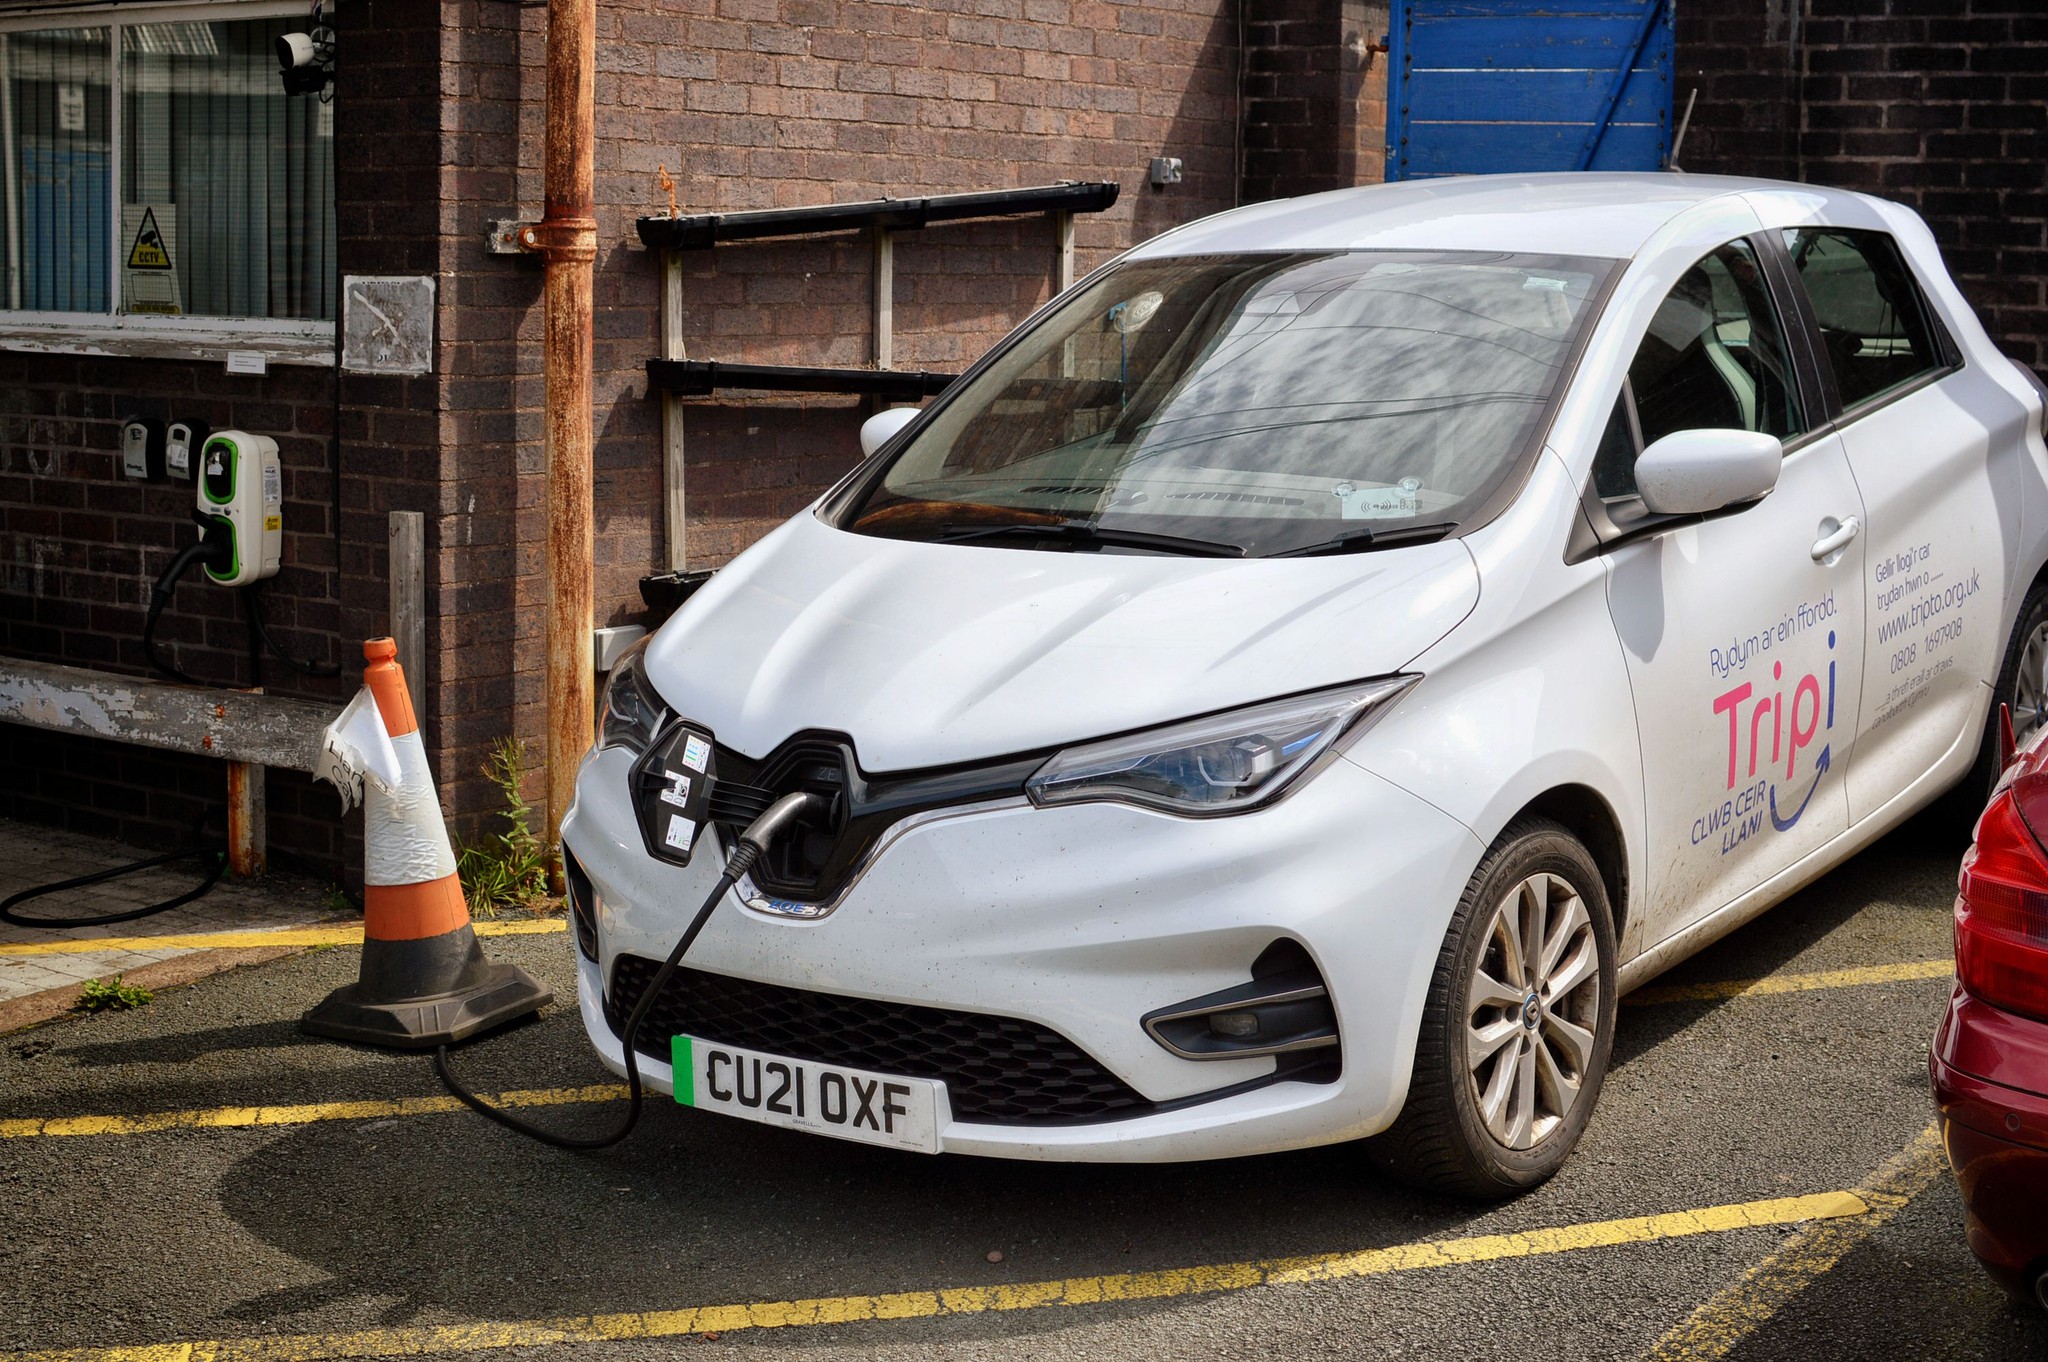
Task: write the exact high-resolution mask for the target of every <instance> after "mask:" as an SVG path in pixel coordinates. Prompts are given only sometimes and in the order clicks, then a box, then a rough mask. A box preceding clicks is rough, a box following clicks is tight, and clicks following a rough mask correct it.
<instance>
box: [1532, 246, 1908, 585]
mask: <svg viewBox="0 0 2048 1362" xmlns="http://www.w3.org/2000/svg"><path fill="white" fill-rule="evenodd" d="M1738 241H1741V242H1745V243H1746V244H1747V245H1748V246H1749V248H1750V249H1751V250H1752V251H1754V252H1755V253H1756V257H1757V262H1758V264H1759V265H1761V266H1762V267H1763V273H1764V287H1765V290H1766V292H1767V293H1768V294H1769V296H1770V301H1771V306H1772V307H1773V308H1774V309H1776V311H1777V314H1778V327H1779V330H1780V331H1781V332H1782V333H1783V335H1784V339H1785V347H1786V351H1787V356H1788V358H1789V359H1790V360H1791V361H1792V374H1793V381H1794V383H1795V385H1796V387H1797V395H1798V399H1799V406H1800V411H1801V414H1802V416H1803V418H1804V420H1805V422H1806V429H1805V430H1803V431H1801V432H1800V433H1799V434H1797V435H1795V436H1792V437H1791V438H1790V439H1787V440H1784V441H1782V444H1783V447H1784V450H1785V458H1786V459H1787V460H1788V461H1789V460H1791V459H1793V458H1795V457H1797V456H1798V455H1799V454H1800V453H1801V452H1802V451H1804V450H1805V449H1807V448H1808V447H1810V446H1811V445H1812V444H1813V443H1814V442H1815V441H1817V440H1819V439H1820V438H1821V437H1822V436H1825V435H1831V434H1833V433H1834V431H1835V429H1836V427H1837V426H1838V425H1839V424H1840V416H1839V411H1840V405H1839V403H1838V402H1837V400H1836V398H1835V393H1834V382H1833V376H1832V375H1831V374H1830V373H1829V372H1828V371H1827V369H1826V368H1825V367H1824V366H1823V365H1822V363H1821V356H1820V355H1819V354H1818V353H1817V346H1818V344H1819V341H1818V333H1817V331H1816V329H1815V327H1814V323H1813V313H1812V311H1811V308H1810V306H1809V304H1808V302H1807V299H1806V296H1805V290H1804V289H1802V288H1799V287H1797V285H1798V280H1797V279H1796V278H1793V277H1792V266H1791V257H1790V255H1789V254H1788V253H1787V252H1786V250H1785V243H1784V241H1783V239H1782V238H1781V237H1780V236H1779V235H1778V234H1777V233H1776V232H1775V231H1774V230H1772V229H1770V228H1765V229H1762V230H1760V231H1755V232H1749V233H1745V234H1744V235H1742V236H1735V237H1730V238H1728V240H1726V241H1723V242H1721V243H1720V244H1719V245H1716V246H1713V247H1710V248H1708V249H1707V250H1704V251H1702V252H1701V253H1700V256H1699V258H1700V259H1702V260H1704V259H1706V258H1707V257H1708V256H1710V255H1712V254H1713V253H1714V252H1715V251H1719V250H1723V249H1725V248H1726V247H1728V246H1731V245H1733V244H1734V243H1736V242H1738ZM1909 268H1910V267H1909ZM1915 282H1916V285H1917V282H1918V281H1917V280H1916V281H1915ZM1923 293H1924V291H1923ZM1660 301H1661V299H1660ZM1930 315H1931V314H1930ZM1637 344H1638V346H1640V344H1641V342H1640V341H1638V342H1637ZM1628 362H1629V364H1630V365H1632V364H1634V362H1635V351H1633V350H1631V351H1630V352H1629V357H1628ZM1908 386H1916V385H1908ZM1620 392H1621V394H1622V395H1623V396H1625V397H1626V398H1627V399H1628V400H1627V403H1626V405H1625V406H1624V408H1623V409H1624V410H1625V411H1626V412H1627V413H1628V424H1629V432H1630V434H1631V435H1632V436H1633V437H1634V439H1635V443H1636V457H1638V458H1641V457H1642V453H1643V450H1644V448H1645V446H1644V444H1643V427H1642V419H1641V417H1640V416H1639V415H1638V413H1637V411H1636V408H1635V396H1634V393H1633V392H1632V391H1631V388H1630V383H1629V376H1628V367H1627V366H1624V367H1623V369H1622V376H1621V389H1620ZM1860 414H1861V413H1860V411H1859V412H1858V415H1860ZM1610 419H1612V418H1611V417H1610ZM1600 429H1601V432H1602V434H1603V435H1604V433H1605V432H1606V429H1607V427H1606V425H1605V423H1603V424H1602V425H1601V427H1600ZM1752 504H1753V503H1749V502H1744V503H1743V504H1742V505H1739V506H1728V507H1724V508H1722V509H1721V510H1718V511H1711V512H1708V513H1706V514H1695V515H1657V514H1654V513H1652V512H1650V511H1648V510H1646V509H1641V508H1642V500H1641V498H1639V497H1617V498H1615V499H1614V500H1612V501H1609V500H1608V499H1606V498H1605V497H1602V496H1601V495H1600V490H1599V488H1598V487H1597V486H1595V484H1594V478H1593V471H1592V470H1591V469H1590V468H1589V469H1587V472H1586V481H1585V484H1584V487H1583V488H1582V489H1581V492H1580V496H1579V506H1580V509H1581V511H1582V515H1581V516H1580V518H1579V520H1578V521H1577V522H1575V524H1574V525H1573V529H1572V534H1571V537H1570V540H1569V541H1568V542H1567V544H1566V545H1565V562H1567V563H1578V562H1583V561H1584V560H1585V559H1587V558H1591V557H1593V556H1595V555H1596V554H1602V553H1607V552H1609V551H1611V550H1613V549H1617V548H1619V547H1621V546H1622V545H1623V544H1628V543H1632V542H1633V541H1635V540H1637V539H1641V538H1644V537H1646V536H1648V535H1652V534H1658V533H1661V532H1662V531H1664V530H1668V529H1671V528H1673V527H1676V526H1680V525H1699V524H1703V523H1705V522H1706V521H1709V520H1718V519H1720V518H1721V517H1723V516H1730V515H1739V514H1741V513H1742V512H1743V511H1744V510H1746V509H1747V508H1748V507H1749V506H1750V505H1752ZM1631 507H1634V508H1637V509H1638V512H1639V513H1638V514H1636V515H1629V516H1626V517H1625V518H1618V517H1617V516H1616V515H1615V512H1616V511H1617V510H1620V511H1623V512H1624V514H1625V513H1626V512H1627V510H1628V509H1629V508H1631Z"/></svg>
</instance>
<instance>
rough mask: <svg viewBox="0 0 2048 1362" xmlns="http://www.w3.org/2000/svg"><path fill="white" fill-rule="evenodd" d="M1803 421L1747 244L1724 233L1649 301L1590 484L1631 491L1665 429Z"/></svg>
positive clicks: (1773, 426)
mask: <svg viewBox="0 0 2048 1362" xmlns="http://www.w3.org/2000/svg"><path fill="white" fill-rule="evenodd" d="M1631 402H1632V403H1633V405H1634V414H1635V422H1634V429H1633V430H1631V429H1630V423H1629V421H1628V415H1629V406H1630V404H1631ZM1806 428H1807V425H1806V418H1805V414H1804V412H1803V411H1802V410H1801V408H1800V402H1799V384H1798V380H1797V379H1796V377H1795V376H1794V373H1793V369H1792V361H1791V358H1790V356H1789V354H1788V352H1787V350H1786V347H1785V329H1784V327H1783V326H1782V325H1781V324H1780V322H1779V320H1778V313H1777V309H1776V308H1775V307H1774V306H1773V305H1772V303H1771V295H1770V288H1769V286H1768V285H1767V284H1766V283H1765V281H1764V272H1763V268H1762V266H1761V265H1760V264H1759V263H1758V261H1757V257H1756V250H1755V248H1754V247H1752V246H1751V245H1750V244H1749V243H1748V242H1747V241H1731V242H1729V243H1728V244H1727V245H1725V246H1722V247H1720V248H1719V249H1718V250H1715V251H1714V252H1713V253H1712V254H1710V255H1708V256H1706V257H1704V258H1703V259H1701V260H1700V261H1699V262H1698V263H1697V264H1695V265H1694V266H1693V267H1692V268H1691V269H1689V270H1687V271H1686V272H1685V274H1684V275H1683V276H1681V277H1680V279H1679V281H1678V283H1677V284H1676V285H1674V286H1673V287H1672V290H1671V292H1670V293H1668V294H1666V295H1665V297H1664V301H1663V302H1661V303H1659V304H1658V305H1657V312H1656V315H1655V316H1653V317H1652V318H1651V319H1650V329H1649V333H1648V334H1647V335H1645V336H1644V337H1643V343H1642V345H1641V346H1640V347H1639V348H1638V349H1637V350H1636V355H1635V358H1634V359H1633V360H1632V361H1631V362H1630V363H1629V367H1628V383H1627V385H1626V386H1625V387H1624V388H1623V391H1622V395H1621V399H1620V402H1619V403H1618V404H1617V405H1616V407H1615V410H1614V414H1613V416H1612V417H1611V418H1610V419H1609V421H1608V423H1607V430H1606V432H1605V433H1604V434H1603V435H1602V437H1601V441H1600V449H1599V451H1598V453H1597V454H1596V455H1595V458H1594V477H1593V486H1594V491H1595V492H1596V493H1597V494H1598V495H1599V496H1600V497H1602V498H1603V499H1606V500H1610V501H1611V500H1618V499H1621V498H1626V497H1631V496H1634V495H1635V491H1636V485H1635V456H1636V455H1637V454H1640V453H1641V452H1642V450H1644V449H1646V448H1648V447H1649V446H1650V445H1652V444H1655V443H1656V442H1657V441H1658V440H1660V439H1662V438H1663V437H1664V436H1666V435H1670V434H1672V433H1673V432H1674V431H1680V430H1750V431H1759V432H1761V433H1763V434H1766V435H1775V436H1777V437H1778V438H1779V439H1781V440H1783V439H1789V438H1791V437H1792V436H1794V435H1798V434H1800V433H1802V432H1803V431H1805V430H1806Z"/></svg>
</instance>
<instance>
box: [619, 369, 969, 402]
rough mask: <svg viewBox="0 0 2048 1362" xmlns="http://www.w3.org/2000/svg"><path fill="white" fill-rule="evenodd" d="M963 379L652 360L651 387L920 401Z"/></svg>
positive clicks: (702, 393)
mask: <svg viewBox="0 0 2048 1362" xmlns="http://www.w3.org/2000/svg"><path fill="white" fill-rule="evenodd" d="M958 377H959V375H958V374H934V373H929V372H927V371H925V370H923V369H831V368H812V367H809V366H806V365H800V364H726V363H722V362H721V361H719V360H715V359H650V360H648V361H647V386H648V387H649V388H650V389H652V390H654V391H656V392H668V393H673V394H674V395H675V396H677V397H709V396H710V395H711V394H712V393H714V392H716V391H718V390H719V389H720V388H753V389H760V390H766V391H769V392H792V393H859V394H862V395H864V396H869V397H881V398H887V399H890V400H893V401H897V402H915V401H917V400H919V399H920V398H925V397H930V396H932V395H934V394H936V393H941V392H944V391H945V390H946V385H947V384H949V383H951V382H952V381H953V380H954V379H956V378H958Z"/></svg>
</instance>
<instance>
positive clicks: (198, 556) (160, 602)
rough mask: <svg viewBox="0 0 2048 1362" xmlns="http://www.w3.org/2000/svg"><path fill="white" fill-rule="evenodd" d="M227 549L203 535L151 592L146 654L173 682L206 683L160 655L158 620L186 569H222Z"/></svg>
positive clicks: (144, 640)
mask: <svg viewBox="0 0 2048 1362" xmlns="http://www.w3.org/2000/svg"><path fill="white" fill-rule="evenodd" d="M225 549H226V546H225V545H223V544H221V543H220V541H219V540H218V539H216V538H215V537H214V536H213V535H212V534H204V535H201V536H200V538H199V540H198V542H196V543H192V544H187V545H186V546H185V547H184V548H182V549H180V550H178V556H177V557H175V558H173V559H171V565H170V566H169V567H167V568H165V569H164V572H163V576H161V577H159V578H157V579H156V585H154V586H152V587H151V588H150V589H149V612H148V613H147V614H145V615H144V616H143V617H142V652H143V655H144V656H146V657H147V658H148V659H149V665H150V666H152V667H155V668H156V669H157V670H158V671H160V672H162V673H163V674H164V675H165V676H168V677H170V678H171V679H172V680H173V681H182V682H184V683H185V684H186V685H188V686H199V685H204V684H205V683H204V682H202V681H200V680H199V679H198V678H196V677H192V676H187V675H186V674H185V673H184V672H181V671H179V670H178V669H177V668H176V667H173V666H172V665H171V664H170V663H168V662H166V661H164V659H163V656H162V655H161V654H160V653H158V652H157V650H156V622H157V618H158V617H159V616H160V615H162V614H163V613H164V607H165V606H167V605H169V604H170V603H171V593H172V592H174V591H176V590H177V589H178V579H179V578H180V577H183V576H184V575H185V572H186V570H187V569H188V568H190V567H191V566H192V565H193V564H194V563H206V564H208V565H209V566H219V565H220V564H222V563H224V562H225V561H226V552H225Z"/></svg>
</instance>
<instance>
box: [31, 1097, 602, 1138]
mask: <svg viewBox="0 0 2048 1362" xmlns="http://www.w3.org/2000/svg"><path fill="white" fill-rule="evenodd" d="M624 1096H626V1085H625V1084H623V1083H595V1084H592V1085H590V1086H589V1087H583V1088H538V1089H531V1090H525V1091H518V1092H502V1093H498V1094H497V1095H496V1096H494V1097H491V1098H490V1099H489V1100H491V1101H493V1102H495V1103H497V1104H498V1105H499V1106H504V1107H559V1106H567V1105H569V1104H571V1103H577V1102H615V1101H617V1100H619V1099H620V1098H622V1097H624ZM462 1109H463V1106H462V1103H460V1102H458V1101H457V1100H455V1099H454V1098H453V1097H398V1098H393V1099H390V1100H388V1101H381V1102H307V1103H302V1104H299V1105H294V1106H269V1107H209V1108H203V1109H200V1110H196V1111H152V1112H144V1113H143V1114H141V1115H139V1116H50V1117H29V1118H16V1119H8V1120H0V1140H19V1139H28V1138H31V1137H35V1136H48V1135H148V1134H152V1133H154V1132H156V1131H159V1130H232V1129H242V1128H246V1127H250V1126H300V1125H309V1124H311V1123H312V1122H315V1121H365V1120H369V1119H371V1118H373V1117H378V1116H431V1115H436V1114H438V1113H441V1112H448V1111H461V1110H462Z"/></svg>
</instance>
